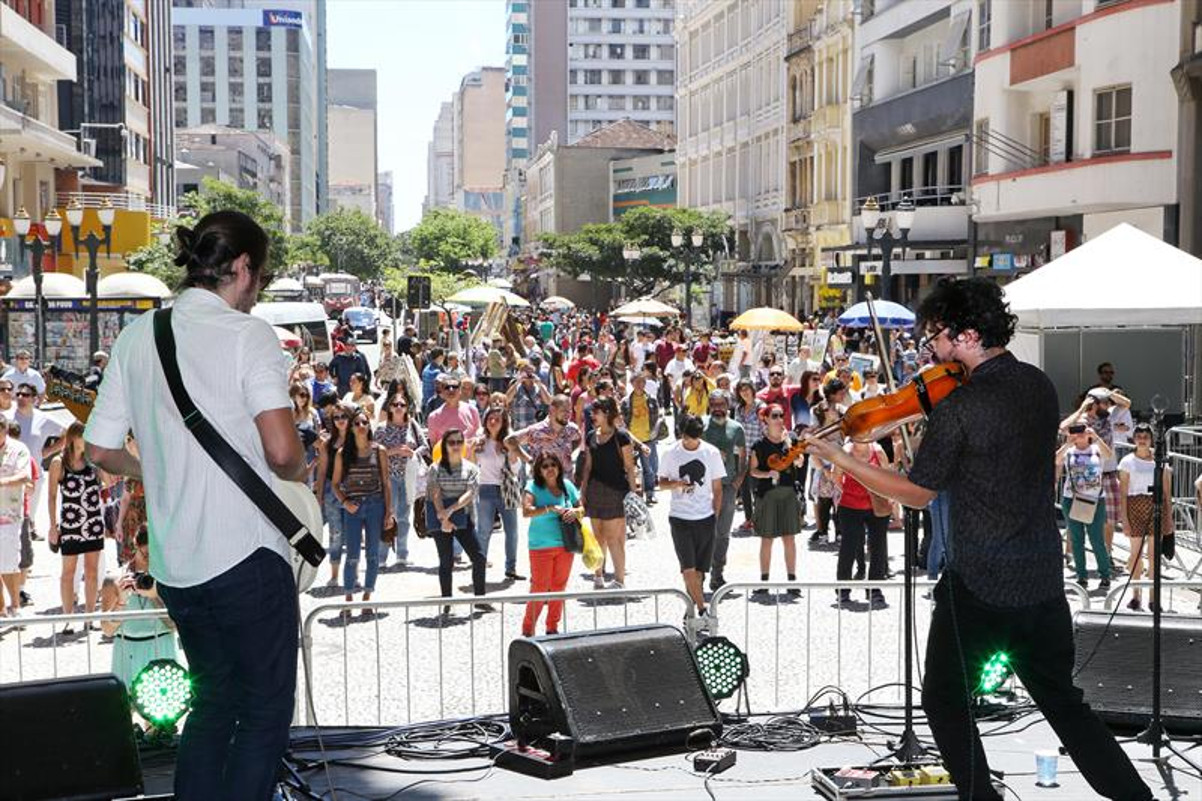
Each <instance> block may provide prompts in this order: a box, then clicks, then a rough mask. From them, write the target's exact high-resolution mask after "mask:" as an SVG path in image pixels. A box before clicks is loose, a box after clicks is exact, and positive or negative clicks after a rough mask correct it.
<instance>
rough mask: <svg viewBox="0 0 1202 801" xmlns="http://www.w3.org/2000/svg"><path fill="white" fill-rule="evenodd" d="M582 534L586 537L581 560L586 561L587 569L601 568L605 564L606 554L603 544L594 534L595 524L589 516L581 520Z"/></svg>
mask: <svg viewBox="0 0 1202 801" xmlns="http://www.w3.org/2000/svg"><path fill="white" fill-rule="evenodd" d="M580 534H581V535H582V536H583V537H584V551H583V552H582V553H581V555H580V560H581V561H582V562H584V567H585V569H586V570H592V571H597V570H600V569H601V566H602V565H603V564H605V555H604V554H603V553H601V544H600V543H599V542H597V537H596V535H595V534H593V525H592V523H590V522H589V519H588V518H587V517H585V518H582V519H581V520H580Z"/></svg>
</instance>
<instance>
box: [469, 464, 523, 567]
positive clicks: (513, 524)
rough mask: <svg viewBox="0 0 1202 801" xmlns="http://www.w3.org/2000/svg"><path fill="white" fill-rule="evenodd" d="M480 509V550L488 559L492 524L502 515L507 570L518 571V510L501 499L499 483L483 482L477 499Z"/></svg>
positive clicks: (477, 537)
mask: <svg viewBox="0 0 1202 801" xmlns="http://www.w3.org/2000/svg"><path fill="white" fill-rule="evenodd" d="M476 504H477V506H476V508H477V509H478V510H479V513H480V514H479V516H477V518H476V520H477V521H479V522H478V524H477V527H476V540H477V541H478V542H479V543H480V551H481V552H482V553H483V554H484V558H485V559H486V560H487V559H488V542H489V540H491V539H492V524H493V520H495V519H496V517H495V516H496V515H498V514H499V515H501V527H502V528H503V529H505V572H506V573H513V572H516V570H517V566H518V510H517V509H506V508H505V502H504V501H502V500H501V487H500V485H498V484H481V485H480V494H479V496H478V499H477V501H476Z"/></svg>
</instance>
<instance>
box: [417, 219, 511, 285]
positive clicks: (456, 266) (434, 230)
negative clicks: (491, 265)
mask: <svg viewBox="0 0 1202 801" xmlns="http://www.w3.org/2000/svg"><path fill="white" fill-rule="evenodd" d="M403 237H404V239H403V242H404V247H405V252H406V254H407V255H408V256H409V258H410V259H411V260H412V261H413V262H414V263H415V264H416V265H417V266H418V267H419V268H421V269H429V270H444V271H459V270H463V269H465V268H466V266H467V263H468V262H471V261H475V260H477V259H484V260H488V259H492V258H494V257H495V256H496V255H497V229H496V228H494V227H493V226H492V225H491V224H490V223H488V222H487V221H485V220H482V219H480V218H479V217H475V216H472V215H471V214H465V213H463V212H461V211H455V210H454V209H434V210H433V211H430V212H427V213H426V215H425V216H424V217H422V221H421V222H420V223H418V224H417V225H416V226H414V227H413V228H412V229H411V230H410V231H408V232H406V233H405V234H404V235H403Z"/></svg>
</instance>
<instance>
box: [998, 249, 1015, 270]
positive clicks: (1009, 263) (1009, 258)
mask: <svg viewBox="0 0 1202 801" xmlns="http://www.w3.org/2000/svg"><path fill="white" fill-rule="evenodd" d="M993 269H995V270H1013V269H1014V254H1013V253H994V254H993Z"/></svg>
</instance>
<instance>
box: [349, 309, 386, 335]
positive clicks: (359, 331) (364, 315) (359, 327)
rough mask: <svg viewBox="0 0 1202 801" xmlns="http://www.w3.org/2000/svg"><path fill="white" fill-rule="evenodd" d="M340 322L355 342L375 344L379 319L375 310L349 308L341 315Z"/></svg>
mask: <svg viewBox="0 0 1202 801" xmlns="http://www.w3.org/2000/svg"><path fill="white" fill-rule="evenodd" d="M342 320H343V322H345V323H346V327H347V328H349V329H350V332H351V335H352V336H353V337H354V338H355V341H356V342H376V341H378V340H379V338H380V318H379V315H378V314H377V313H376V310H375V309H371V308H368V307H367V306H351V307H350V308H349V309H347V310H346V311H344V312H343V313H342Z"/></svg>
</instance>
